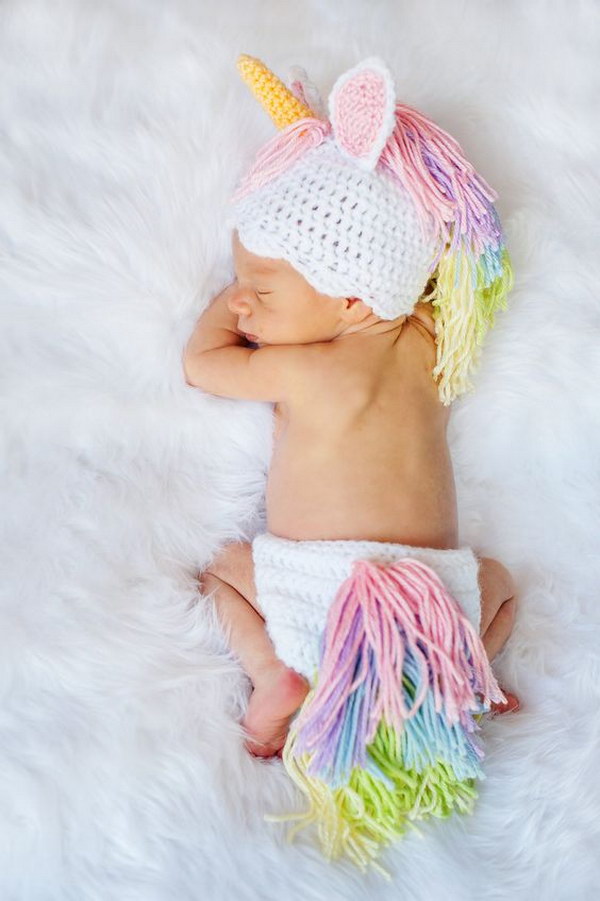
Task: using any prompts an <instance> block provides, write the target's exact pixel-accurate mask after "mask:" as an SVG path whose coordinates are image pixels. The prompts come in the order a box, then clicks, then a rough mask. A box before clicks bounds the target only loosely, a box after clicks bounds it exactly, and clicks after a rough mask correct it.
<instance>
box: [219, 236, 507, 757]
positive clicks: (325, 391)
mask: <svg viewBox="0 0 600 901" xmlns="http://www.w3.org/2000/svg"><path fill="white" fill-rule="evenodd" d="M236 249H237V252H238V262H239V261H240V256H239V255H240V253H242V257H241V261H242V263H243V264H244V266H245V265H246V263H247V261H248V260H249V261H250V263H251V264H256V263H257V262H260V260H261V259H262V258H257V257H254V256H253V255H251V254H248V253H247V252H245V250H244V248H242V247H241V245H240V244H239V242H237V239H236V238H235V236H234V250H236ZM270 262H271V263H272V262H273V261H272V260H271V261H270ZM282 268H283V270H284V271H283V275H282V276H281V275H280V276H278V278H283V286H282V282H281V281H277V279H276V280H275V283H274V284H275V290H274V291H271V292H269V291H267V292H266V294H267V295H269V294H271V295H274V297H273V296H272V297H268V296H267V297H266V300H265V303H264V306H263V303H262V300H261V299H259V295H261V292H260V291H258V292H257V295H256V297H253V290H254V289H252V290H251V291H250V292H247V291H244V290H243V289H241V290H240V293H239V297H238V295H237V293H236V292H234V293H233V294H232V300H231V301H230V302H229V308H230V309H231V310H232V311H235V312H236V313H237V314H238V315H239V325H238V327H239V329H240V330H241V331H242V332H245V331H246V328H248V331H250V330H253V331H254V329H256V332H255V333H257V334H258V333H260V334H259V338H260V340H259V341H258V342H256V343H258V344H259V346H262V344H267V343H269V338H271V343H274V344H279V345H284V347H282V350H285V345H287V344H290V345H293V348H294V351H296V350H297V349H298V347H299V346H300V347H301V348H302V354H301V356H300V360H302V359H303V356H302V355H304V356H305V359H306V365H301V366H300V367H298V355H297V353H296V352H295V355H294V361H295V362H294V367H295V371H296V372H299V376H298V377H297V378H296V379H295V381H294V382H293V384H292V386H291V388H290V390H289V391H288V394H287V398H286V400H285V401H280V402H278V403H276V404H275V411H274V412H275V423H274V425H275V428H274V434H273V452H272V457H271V462H270V468H269V473H268V479H267V494H266V513H267V528H268V530H269V531H270V532H272V533H273V534H275V535H279V536H281V537H284V538H291V539H296V540H298V539H359V540H363V539H371V540H378V541H392V542H397V543H402V544H409V545H412V546H421V547H436V548H441V549H449V548H456V547H457V546H458V527H457V505H456V493H455V485H454V476H453V471H452V463H451V458H450V454H449V450H448V446H447V442H446V429H447V424H448V419H449V415H450V408H449V407H446V406H444V405H443V404H442V403H441V401H440V400H439V395H438V389H437V385H436V383H435V380H434V378H433V375H432V370H433V368H434V365H435V360H436V342H435V324H434V320H433V316H432V312H431V305H430V304H429V303H418V304H417V305H416V306H415V308H414V310H413V313H412V314H411V315H410V316H407V317H398V319H397V320H394V321H391V322H386V321H384V320H380V321H379V322H378V321H376V317H373V316H369V317H368V318H366V319H365V313H364V312H360V311H359V310H358V309H357V311H356V319H355V322H356V324H352V322H351V320H350V319H348V320H345V319H344V315H345V313H344V314H343V315H342V327H341V328H340V329H339V331H338V332H337V333H336V334H334V335H333V336H332V337H329V338H328V339H327V340H323V339H322V333H321V332H319V328H321V329H324V328H330V327H331V326H332V325H333V326H336V327H337V324H338V320H337V319H336V315H337V314H336V313H335V310H334V303H335V301H336V299H334V298H327V297H320V298H319V299H318V303H316V305H315V298H314V296H313V295H314V291H313V290H312V289H309V287H308V286H307V284H306V283H305V282H304V280H302V279H301V277H300V276H299V274H298V273H295V272H294V271H293V270H291V267H289V266H287V264H286V266H285V267H282ZM246 271H248V272H249V273H250V278H251V279H252V280H254V271H255V270H252V269H251V268H250V269H248V270H246ZM244 281H245V280H244ZM260 283H262V285H263V286H264V284H265V277H264V276H263V277H262V278H260ZM267 284H268V282H267ZM269 286H271V285H269ZM290 299H291V300H290ZM338 300H340V299H338ZM341 300H342V301H343V299H341ZM358 303H359V304H360V303H361V302H360V301H358ZM321 305H323V306H321ZM327 305H328V306H327ZM298 308H300V309H302V310H303V312H304V319H302V317H300V316H299V315H298V312H297V310H298ZM365 309H366V308H364V307H363V310H365ZM320 310H323V312H322V314H321V312H319V311H320ZM361 316H362V319H361V318H360V317H361ZM312 317H315V319H316V320H318V319H321V318H322V320H323V322H325V323H326V324H325V326H323V325H321V326H315V327H313V326H312V325H310V324H308V325H306V322H307V320H310V319H311V318H312ZM373 320H375V321H373ZM347 321H349V322H351V324H350V326H349V327H344V326H345V323H346V322H347ZM363 326H364V327H363ZM265 332H266V333H267V338H266V339H265V337H264V333H265ZM272 336H273V337H272ZM290 336H293V337H290ZM303 346H304V347H303ZM290 359H291V358H290ZM273 378H274V379H276V373H274V374H273ZM483 559H484V560H486V561H489V563H490V564H492V566H491V568H490V570H489V571H487V570H486V573H487V574H486V577H485V579H484V567H483V563H482V566H481V568H480V583H481V588H482V634H483V635H484V638H483V641H484V646H485V647H486V651H487V652H488V656H489V655H490V651H493V653H497V651H498V650H499V649H500V647H501V646H502V645H503V644H504V643H505V641H506V638H507V637H508V634H509V632H510V630H511V628H512V623H513V621H514V595H513V589H514V586H513V585H512V580H511V577H510V574H509V573H508V571H507V570H506V569H505V568H504V567H502V565H501V564H499V563H498V562H497V561H494V560H492V559H491V558H483ZM494 564H495V566H494ZM488 576H489V578H488ZM203 582H204V589H205V590H207V589H208V590H210V588H212V587H213V586H215V587H217V588H218V591H217V593H216V600H217V607H218V609H219V613H220V616H221V617H222V619H223V620H224V621H226V622H227V623H228V625H229V626H230V629H231V643H232V646H233V647H234V648H235V649H236V650H237V652H238V654H239V656H240V658H241V660H242V664H243V666H244V668H245V669H246V671H247V672H248V673H249V675H250V677H251V679H252V681H253V685H254V691H253V693H252V695H251V698H250V702H249V704H248V709H247V712H246V716H245V719H244V725H245V727H246V730H247V732H248V733H249V736H250V737H249V740H248V741H247V742H246V747H247V748H248V750H249V751H251V753H253V754H256V755H260V756H271V755H272V754H275V753H277V752H278V751H280V750H281V748H282V746H283V744H284V741H285V737H286V734H287V730H288V724H289V721H290V718H291V716H292V714H293V713H294V711H295V710H297V708H298V707H299V706H300V705H301V703H302V701H303V700H304V697H305V696H306V694H307V692H308V688H309V686H308V683H307V681H306V680H305V679H304V678H303V677H301V676H300V675H299V674H298V673H295V671H293V670H289V669H288V668H287V667H285V666H284V665H283V664H282V662H281V661H280V660H278V658H277V657H276V656H275V652H274V648H273V647H272V644H271V642H270V640H269V638H268V635H267V633H266V629H265V624H264V620H263V619H262V616H261V611H260V609H259V608H258V606H257V602H256V592H255V589H254V584H253V574H252V558H251V546H250V545H249V544H247V543H239V544H233V545H228V546H226V547H225V548H224V549H223V551H222V552H221V554H220V555H219V557H218V558H217V559H216V560H215V561H213V564H212V565H211V567H210V569H209V570H207V571H206V573H205V574H204V580H203ZM484 582H485V585H484ZM244 600H246V601H247V602H248V603H244ZM484 625H485V628H486V629H487V644H486V634H484V632H483V627H484ZM490 659H491V657H490ZM513 697H514V696H513ZM515 700H516V699H515ZM497 708H498V709H500V707H499V705H497Z"/></svg>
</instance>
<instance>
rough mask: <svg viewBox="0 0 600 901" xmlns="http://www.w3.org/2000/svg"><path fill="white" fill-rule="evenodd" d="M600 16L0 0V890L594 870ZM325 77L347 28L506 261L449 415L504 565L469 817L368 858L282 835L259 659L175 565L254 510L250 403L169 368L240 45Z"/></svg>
mask: <svg viewBox="0 0 600 901" xmlns="http://www.w3.org/2000/svg"><path fill="white" fill-rule="evenodd" d="M598 25H599V16H598V7H597V4H595V3H594V2H593V0H589V2H579V3H576V4H568V3H564V4H560V3H555V4H549V3H543V2H541V0H540V2H530V3H524V4H520V5H518V6H517V5H515V4H506V3H504V2H501V0H495V2H487V3H471V4H465V3H461V2H458V0H448V2H446V3H442V2H441V0H440V2H431V0H428V2H419V3H409V2H406V0H402V2H400V0H381V2H379V3H367V2H364V3H361V2H346V3H339V2H334V0H320V2H319V0H312V2H306V3H304V4H302V5H299V4H291V3H290V4H283V3H275V2H271V3H268V2H264V0H263V2H258V0H247V2H243V3H242V2H233V0H221V2H219V3H207V2H201V0H200V2H193V0H187V2H184V0H175V2H170V3H169V2H160V0H153V2H145V3H143V2H139V0H138V2H135V0H120V2H104V3H102V2H100V3H94V2H92V0H79V2H75V0H60V2H52V0H5V2H4V3H3V4H2V5H1V6H0V84H1V86H2V87H1V89H0V129H1V134H2V138H1V141H0V216H1V218H0V242H1V243H0V261H1V262H0V283H1V285H0V288H1V291H0V299H1V313H2V319H1V331H0V341H1V347H0V359H1V368H2V380H1V404H2V430H1V434H0V441H1V461H2V492H3V496H2V542H1V552H2V568H1V573H2V582H1V587H2V599H1V605H0V642H1V651H0V686H1V692H2V706H1V708H0V898H1V899H2V901H67V899H68V901H71V899H73V901H188V899H189V901H204V899H210V901H213V899H214V901H229V899H232V901H233V899H235V901H241V899H260V901H271V899H272V901H280V899H281V898H282V897H285V898H286V899H298V901H300V899H302V901H307V899H320V898H324V897H331V898H336V899H338V898H340V899H341V898H344V899H360V898H364V897H365V894H366V892H367V890H368V891H369V892H370V893H371V895H372V896H373V897H375V898H378V899H388V898H389V899H392V898H393V899H398V898H407V899H408V898H410V899H426V901H429V899H434V901H437V899H442V898H443V899H444V901H453V899H457V901H464V899H471V898H472V899H475V898H477V899H481V898H486V899H487V898H489V899H504V898H507V899H508V898H511V899H517V898H518V899H528V901H531V899H536V901H537V899H544V901H559V899H561V901H562V899H565V901H566V899H569V901H584V899H585V901H587V899H592V898H595V897H597V892H598V889H597V886H598V881H599V879H600V867H599V865H598V860H599V859H600V858H599V855H598V848H599V838H600V836H599V831H600V830H599V825H598V824H599V822H600V820H599V818H598V810H599V808H600V775H599V774H600V767H599V766H598V764H599V751H598V747H599V738H600V715H599V712H598V708H599V701H600V654H599V648H600V630H599V623H600V604H599V603H598V585H599V584H600V567H599V558H600V554H599V547H598V544H599V542H598V537H599V534H600V521H599V515H598V507H599V500H598V499H599V496H600V495H599V488H600V485H599V473H600V453H599V451H600V417H599V406H598V385H599V382H600V354H599V353H598V341H599V326H600V316H599V303H598V299H597V295H598V288H597V286H598V284H599V279H598V258H599V255H598V235H599V232H598V226H597V211H598V208H599V203H598V201H599V193H600V191H599V181H598V166H599V160H598V153H597V149H598V132H597V111H596V102H597V96H598V67H597V62H596V51H597V47H598V37H599V35H598V31H599V28H598ZM240 52H245V53H250V54H252V55H256V56H259V57H261V58H262V59H264V60H265V61H266V62H267V64H268V65H270V66H271V67H272V68H273V69H274V70H275V71H276V72H277V73H278V74H280V75H282V76H284V77H285V76H286V73H287V69H288V66H289V65H291V64H299V65H302V66H304V67H305V68H306V69H307V71H308V73H309V75H310V76H311V77H312V78H313V80H314V81H315V82H316V83H317V84H318V85H319V86H320V88H321V90H322V91H328V89H329V88H330V87H331V86H332V84H333V82H334V80H335V78H337V76H338V75H339V74H340V73H341V72H342V71H344V70H345V69H347V68H349V67H350V66H352V65H354V64H355V63H356V62H358V61H359V60H361V59H363V58H364V57H366V56H368V55H370V54H377V55H380V56H381V57H382V58H384V59H385V60H386V61H387V62H388V64H389V65H390V67H391V68H392V70H393V71H394V74H395V79H396V84H397V87H398V90H399V92H400V93H401V95H402V100H403V101H404V102H406V103H408V104H410V105H413V106H416V107H417V108H419V109H422V110H423V111H424V112H426V113H427V114H428V115H430V116H431V117H432V118H433V119H434V120H435V121H437V122H438V123H439V124H440V125H442V127H444V128H446V129H447V130H449V131H450V132H451V133H452V134H453V135H454V136H455V137H456V138H457V140H459V142H460V143H461V145H462V146H463V149H464V150H465V153H466V154H467V156H468V157H469V158H470V159H471V160H472V161H473V163H474V165H475V166H476V168H477V169H478V170H479V171H481V173H482V174H483V175H484V177H485V178H486V179H487V180H488V181H489V182H490V184H491V185H492V186H493V187H494V188H495V189H496V190H497V191H498V192H499V195H500V199H499V201H498V209H499V212H500V215H501V217H502V220H503V223H504V227H505V230H506V235H507V243H508V246H509V249H510V251H511V254H512V259H513V265H514V268H515V274H516V286H515V290H514V292H513V294H512V297H511V301H510V309H509V311H508V312H506V313H502V314H500V315H499V317H498V324H497V327H496V329H495V330H494V332H493V333H491V334H490V336H489V339H488V343H487V347H486V353H485V354H484V356H483V362H482V367H481V369H480V371H479V373H478V375H477V379H476V391H475V393H473V394H471V395H468V396H464V397H463V398H461V399H460V400H459V401H458V402H457V403H456V404H455V407H454V412H453V416H452V419H451V425H450V432H449V438H450V443H451V451H452V455H453V459H454V463H455V472H456V482H457V489H458V497H459V507H460V519H461V538H462V539H464V540H465V541H467V542H469V543H471V544H473V545H475V546H477V547H478V548H479V549H480V550H481V551H482V552H483V553H486V554H488V555H492V556H497V557H498V558H499V559H500V560H502V561H503V562H504V563H505V564H506V565H507V566H509V567H510V568H511V570H512V571H513V573H514V575H515V578H516V581H517V583H518V586H519V591H520V606H519V612H518V618H517V623H516V627H515V630H514V633H513V636H512V637H511V640H510V642H509V644H508V645H507V646H506V648H505V651H504V652H503V653H502V654H501V655H500V656H499V657H498V658H496V662H495V667H494V668H495V671H496V673H497V675H498V677H499V679H500V681H501V683H502V684H503V685H504V686H505V687H507V688H508V689H511V690H514V691H516V693H517V694H518V695H519V696H520V698H521V700H522V704H523V709H522V710H521V711H520V712H519V713H517V714H514V715H509V716H506V717H499V718H497V719H496V720H492V721H489V722H488V723H487V725H486V727H485V741H486V745H487V752H488V757H487V773H488V778H487V780H486V782H485V783H483V784H482V786H481V794H480V801H479V805H478V807H477V809H476V813H475V814H474V816H473V817H472V818H469V819H467V820H465V819H460V818H458V817H456V818H453V819H452V820H448V821H446V822H443V823H438V822H436V821H433V822H431V823H430V824H427V826H426V827H425V826H424V827H423V828H424V829H425V832H426V839H425V840H423V839H420V838H419V837H418V836H409V837H408V838H407V839H406V840H405V841H404V842H403V843H400V844H398V845H396V846H395V847H393V848H390V849H388V850H387V851H386V852H385V855H384V858H383V860H382V862H383V863H384V864H385V865H386V867H388V868H390V869H391V870H393V872H394V874H395V878H396V882H395V884H393V885H391V886H389V885H387V884H385V883H384V882H383V881H382V880H381V878H380V877H379V876H378V875H377V874H376V873H374V872H373V873H371V874H370V875H369V876H367V877H363V876H361V874H360V873H359V872H358V871H357V870H356V869H355V868H354V867H353V865H352V863H350V862H342V863H336V864H332V865H328V864H327V863H326V862H324V860H323V858H322V856H321V853H320V850H319V848H318V844H317V841H316V838H315V836H314V835H312V834H309V833H308V832H304V833H301V834H300V835H299V837H298V840H297V842H296V843H295V844H293V845H288V844H286V842H285V826H284V825H281V824H272V823H265V822H264V821H263V814H264V813H267V812H277V811H280V810H282V809H289V806H290V805H294V804H297V805H298V806H299V807H300V806H301V805H302V804H303V802H302V800H301V799H300V798H299V796H298V795H297V794H296V791H295V788H294V786H293V785H291V784H290V781H289V779H288V778H287V776H286V774H285V771H284V770H283V767H282V763H281V761H280V760H279V759H274V760H268V761H264V760H262V761H261V760H257V759H254V758H252V757H250V756H249V755H248V753H247V752H246V751H245V750H244V748H243V744H242V743H243V733H242V729H241V726H240V725H239V721H240V719H241V717H242V716H243V712H244V707H245V704H246V702H247V698H248V695H249V692H250V683H249V681H248V679H247V678H246V676H245V675H244V673H243V672H242V670H241V669H240V667H239V666H238V664H237V662H236V660H235V659H234V658H233V656H232V655H231V654H230V653H229V652H228V650H227V648H226V646H225V644H224V640H223V636H222V633H221V632H220V630H219V626H218V622H217V621H216V619H215V617H214V611H213V609H212V608H211V606H210V605H209V604H207V603H203V602H202V599H201V598H200V602H199V603H195V602H196V600H197V599H198V595H197V591H196V584H195V575H196V572H197V571H198V570H199V569H202V568H203V567H205V566H206V565H207V563H208V562H209V560H210V559H211V558H212V556H213V554H214V553H215V552H216V551H217V550H218V548H219V547H220V546H221V545H222V544H223V543H224V542H226V541H232V540H240V539H246V540H250V539H251V537H252V536H253V535H254V534H255V532H256V530H257V529H258V528H261V527H262V524H263V522H264V520H263V514H264V508H263V493H264V483H265V473H266V469H267V466H268V457H269V453H270V448H271V428H272V412H271V407H270V405H268V404H262V403H253V402H242V401H236V400H229V399H224V398H217V397H212V396H208V395H205V394H203V393H202V392H201V391H199V390H194V389H193V388H190V387H189V386H187V385H186V384H185V383H184V380H183V377H182V370H181V363H180V357H181V351H182V348H183V345H184V342H185V340H186V339H187V336H188V335H189V333H190V331H191V329H192V327H193V323H194V321H195V319H196V317H197V316H198V315H199V313H200V312H201V310H202V308H203V306H204V304H205V303H206V302H207V300H208V298H209V297H211V296H213V294H214V293H215V292H216V291H217V290H218V289H220V288H221V287H222V286H223V285H224V284H225V283H226V280H227V279H228V278H229V276H230V274H231V271H232V270H231V257H230V243H229V238H230V236H229V234H228V233H227V231H226V230H225V228H224V227H223V218H224V217H223V208H224V204H225V201H226V198H227V197H228V195H229V192H230V191H231V189H232V187H233V185H234V182H235V180H236V178H237V177H238V175H239V173H240V172H241V171H242V169H243V168H245V166H246V165H247V164H248V163H249V161H250V160H251V159H252V157H253V155H254V152H255V150H256V149H257V148H258V146H259V145H260V144H261V143H262V142H263V141H264V140H266V139H267V138H268V137H270V136H271V134H273V130H274V126H273V125H272V124H271V123H270V121H269V119H268V117H267V116H266V115H265V113H264V112H263V111H262V110H261V108H260V107H259V106H258V104H257V102H256V101H255V100H254V99H253V98H252V97H251V95H250V93H249V91H248V89H247V88H246V86H245V85H244V84H243V83H242V81H241V79H240V77H239V76H238V74H237V72H236V69H235V59H236V57H237V55H238V53H240Z"/></svg>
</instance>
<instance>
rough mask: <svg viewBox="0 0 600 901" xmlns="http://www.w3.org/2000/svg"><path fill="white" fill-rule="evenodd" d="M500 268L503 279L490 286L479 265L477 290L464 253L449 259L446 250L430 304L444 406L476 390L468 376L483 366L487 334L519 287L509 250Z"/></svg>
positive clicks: (435, 375) (461, 251)
mask: <svg viewBox="0 0 600 901" xmlns="http://www.w3.org/2000/svg"><path fill="white" fill-rule="evenodd" d="M501 267H502V273H501V275H500V276H499V277H498V278H496V279H494V281H493V282H492V283H491V284H490V285H488V286H487V287H486V286H485V284H484V270H483V266H481V265H480V264H479V263H477V265H476V266H475V270H474V271H475V275H476V285H475V288H473V284H472V273H473V265H472V263H471V261H470V259H469V256H468V254H467V252H466V251H465V250H464V248H460V249H459V250H458V251H456V252H455V253H452V254H450V253H448V246H447V247H446V250H445V251H444V253H443V255H442V256H441V257H440V261H439V264H438V274H437V282H436V284H435V287H434V290H433V293H432V294H431V296H430V297H428V298H427V300H430V301H431V303H432V306H433V317H434V320H435V323H436V338H437V359H436V365H435V367H434V369H433V377H434V378H435V379H437V378H438V376H441V379H440V381H439V383H438V391H439V396H440V400H441V401H442V403H443V404H444V405H445V406H448V405H449V404H450V403H452V401H453V400H454V399H455V398H456V397H458V396H459V395H460V394H464V393H465V392H466V391H469V390H471V389H472V388H473V383H472V382H471V380H470V377H469V376H470V374H471V372H472V371H473V370H474V369H475V368H476V367H477V366H478V364H479V360H480V356H481V345H482V344H483V339H484V337H485V334H486V333H487V331H488V330H489V329H490V328H493V326H494V320H495V314H496V312H497V311H498V310H500V309H502V310H505V309H506V296H507V294H508V293H509V291H510V290H511V288H512V287H513V282H514V275H513V270H512V266H511V262H510V257H509V254H508V251H507V249H506V247H505V248H504V249H503V251H502V254H501ZM455 282H456V284H455Z"/></svg>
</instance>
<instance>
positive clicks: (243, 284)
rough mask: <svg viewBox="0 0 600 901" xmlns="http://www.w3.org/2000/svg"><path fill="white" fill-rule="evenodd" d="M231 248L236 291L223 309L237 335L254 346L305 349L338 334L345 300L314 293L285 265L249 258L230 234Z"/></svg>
mask: <svg viewBox="0 0 600 901" xmlns="http://www.w3.org/2000/svg"><path fill="white" fill-rule="evenodd" d="M231 246H232V251H233V262H234V267H235V273H236V281H235V283H234V285H235V288H236V290H234V291H233V292H232V295H231V298H230V300H229V303H228V306H229V309H230V310H231V312H232V313H236V314H237V316H238V322H237V327H238V330H239V331H240V332H244V333H245V334H247V335H251V336H252V335H253V336H255V338H251V340H253V341H255V343H258V344H309V343H312V342H318V341H329V340H331V339H332V337H335V335H336V334H337V333H339V330H340V328H341V327H343V324H344V323H343V319H341V318H340V314H341V313H342V312H343V310H344V309H345V308H346V307H348V305H349V303H350V304H351V301H349V300H348V299H347V298H335V297H330V296H329V295H327V294H320V293H319V292H318V291H315V289H314V288H313V287H312V286H311V285H310V284H309V283H308V282H307V281H306V279H305V278H304V277H303V276H302V275H301V274H300V273H299V272H298V271H297V270H296V269H294V267H293V266H291V265H290V263H288V262H287V260H282V259H275V258H272V257H261V256H256V255H255V254H253V253H250V251H248V250H247V249H246V248H245V247H244V246H243V244H242V243H241V242H240V240H239V237H238V233H237V230H235V229H234V231H233V235H232V244H231ZM357 302H358V303H360V301H357Z"/></svg>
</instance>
